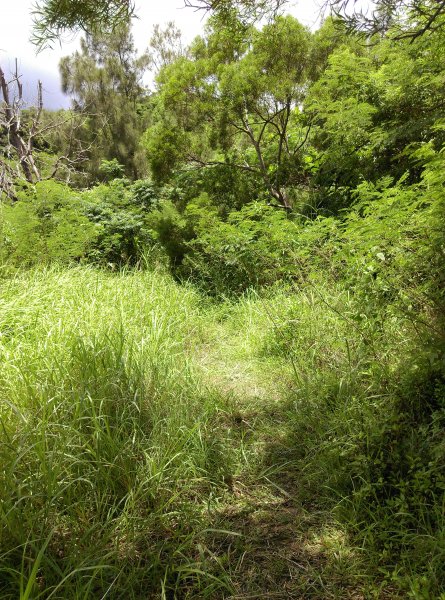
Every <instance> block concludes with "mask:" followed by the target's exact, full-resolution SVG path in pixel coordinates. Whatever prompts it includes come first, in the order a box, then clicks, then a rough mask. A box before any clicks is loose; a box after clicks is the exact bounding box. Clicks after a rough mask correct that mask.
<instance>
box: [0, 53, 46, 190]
mask: <svg viewBox="0 0 445 600" xmlns="http://www.w3.org/2000/svg"><path fill="white" fill-rule="evenodd" d="M0 89H1V92H2V96H3V102H2V104H0V129H1V130H3V134H4V137H5V148H4V155H5V159H4V160H0V166H1V169H2V174H1V187H0V191H5V192H6V193H7V195H11V194H12V181H13V179H14V177H15V176H17V175H19V173H20V171H21V172H22V173H23V175H24V176H25V179H26V181H28V182H29V183H33V182H34V181H38V180H39V179H40V172H39V169H38V167H37V164H36V161H35V160H34V155H33V146H34V140H35V137H36V135H37V132H38V128H39V122H40V117H41V114H42V110H43V98H42V82H41V81H39V82H38V87H37V93H38V98H37V110H36V112H35V115H34V118H33V120H32V123H31V125H30V127H29V128H27V129H24V128H23V127H22V112H23V107H24V102H23V84H22V83H21V81H20V76H19V74H18V70H17V61H16V65H15V73H14V74H13V76H12V79H11V80H10V81H7V80H6V76H5V74H4V72H3V70H2V69H1V67H0ZM12 149H13V151H14V152H15V155H16V159H17V160H16V164H17V166H18V172H14V169H13V168H12V167H11V163H10V161H8V158H9V157H10V150H12Z"/></svg>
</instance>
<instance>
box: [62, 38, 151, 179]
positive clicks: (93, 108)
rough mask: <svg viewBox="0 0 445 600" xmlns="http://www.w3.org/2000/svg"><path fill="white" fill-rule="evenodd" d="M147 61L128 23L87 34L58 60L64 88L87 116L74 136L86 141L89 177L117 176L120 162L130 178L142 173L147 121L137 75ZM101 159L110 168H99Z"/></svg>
mask: <svg viewBox="0 0 445 600" xmlns="http://www.w3.org/2000/svg"><path fill="white" fill-rule="evenodd" d="M147 65H148V57H147V56H146V55H143V56H137V54H136V51H135V48H134V43H133V38H132V36H131V33H130V29H129V27H128V26H121V27H119V28H117V29H116V30H114V31H113V32H112V33H108V34H107V33H102V34H100V33H98V32H96V33H95V34H94V35H89V36H87V37H86V38H85V39H82V41H81V51H80V52H77V51H76V52H75V53H74V54H73V55H72V56H67V57H64V58H63V59H62V60H61V61H60V73H61V78H62V88H63V91H64V92H65V93H68V94H70V95H71V97H72V98H73V108H74V110H75V111H76V112H78V113H79V112H81V113H83V115H84V117H85V120H84V123H83V126H82V127H81V128H80V130H79V131H78V132H77V137H78V138H80V139H81V140H82V142H83V145H84V147H89V152H88V163H87V167H88V171H89V173H90V176H91V177H92V179H93V181H94V180H95V179H97V178H98V176H100V175H106V176H107V178H110V177H116V176H118V175H119V174H120V173H119V169H118V168H117V165H118V164H120V165H123V167H124V169H125V175H127V176H129V177H132V178H133V179H137V178H138V177H140V176H142V175H143V173H144V167H145V165H144V162H145V161H144V156H143V151H142V149H141V148H140V146H139V142H140V137H141V135H142V132H143V130H144V128H145V127H146V120H145V115H144V111H143V110H141V104H142V103H143V102H144V100H145V90H144V88H143V87H142V81H141V80H142V76H143V74H144V71H145V70H146V68H147ZM102 161H106V162H105V165H108V167H109V169H108V171H109V172H101V169H102V166H101V165H103V164H104V163H103V162H102ZM113 165H115V167H116V168H114V171H113V168H112V167H113ZM110 169H111V171H110ZM116 169H117V170H116Z"/></svg>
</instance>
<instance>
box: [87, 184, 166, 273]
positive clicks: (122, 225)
mask: <svg viewBox="0 0 445 600" xmlns="http://www.w3.org/2000/svg"><path fill="white" fill-rule="evenodd" d="M82 198H83V201H84V203H85V209H84V210H85V215H86V216H87V217H88V219H89V220H90V221H91V222H92V223H94V224H95V225H96V227H97V231H98V234H97V238H96V240H95V243H94V245H93V247H92V248H91V249H90V252H89V254H88V257H89V259H90V260H91V261H93V262H95V263H99V264H108V265H109V266H112V267H117V266H119V265H124V264H135V263H137V262H138V261H139V260H140V259H141V257H142V255H143V254H144V252H145V250H146V249H147V248H148V247H149V246H150V245H152V244H153V238H152V236H151V235H150V231H149V228H148V226H147V222H146V216H147V213H148V211H149V210H150V209H151V208H152V207H153V206H154V205H155V203H156V198H155V192H154V190H153V188H152V186H151V185H150V184H148V183H147V182H144V181H140V182H136V183H135V184H133V185H130V182H129V181H128V180H126V179H114V180H113V181H111V182H110V183H109V184H108V185H104V184H101V185H97V186H95V187H94V188H91V189H90V190H87V191H85V192H83V193H82Z"/></svg>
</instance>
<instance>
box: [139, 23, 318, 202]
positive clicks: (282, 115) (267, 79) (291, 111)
mask: <svg viewBox="0 0 445 600" xmlns="http://www.w3.org/2000/svg"><path fill="white" fill-rule="evenodd" d="M217 25H218V27H215V21H212V27H213V29H212V30H211V31H210V35H209V36H208V38H207V39H201V40H198V41H197V42H196V43H195V45H194V46H193V47H192V49H191V58H188V59H187V58H181V59H179V60H177V61H176V62H174V63H173V64H171V65H169V66H167V67H166V68H165V69H163V70H162V71H161V73H160V74H159V76H158V80H157V81H158V86H159V95H158V99H157V103H158V115H159V120H158V122H157V123H155V125H154V126H153V127H152V128H151V129H149V131H148V132H147V142H148V147H149V151H150V154H151V157H152V158H151V164H152V168H153V169H154V171H155V174H156V172H158V173H162V175H163V176H164V177H165V176H168V175H169V173H170V172H171V170H172V168H174V166H175V165H176V164H178V163H180V162H181V161H182V162H184V163H188V164H189V165H191V166H194V167H195V168H196V167H200V168H210V167H215V166H219V165H225V166H229V167H232V168H233V169H241V170H244V171H246V172H249V173H252V174H254V175H255V176H259V177H260V178H261V179H262V181H263V184H264V186H265V189H266V190H267V192H268V193H269V194H270V195H271V196H272V197H273V198H274V200H275V201H278V203H279V204H280V206H282V207H283V208H285V209H286V210H288V209H290V207H291V205H290V201H289V198H288V195H287V193H286V189H285V188H286V185H287V184H289V183H291V182H292V179H293V180H295V178H296V177H298V173H299V170H298V160H299V151H300V150H301V148H302V147H303V146H304V144H305V142H306V141H307V138H308V128H305V127H302V124H301V120H300V109H299V106H300V104H301V102H302V100H303V97H304V93H305V86H306V79H305V77H306V69H307V61H308V56H309V47H310V34H309V32H308V31H307V30H306V29H305V28H304V27H303V26H302V25H301V24H300V23H298V21H297V20H296V19H294V18H293V17H278V18H277V19H276V20H275V21H274V22H273V23H271V24H269V25H266V26H265V27H264V28H263V29H262V30H261V31H257V30H253V29H250V28H246V27H245V26H243V24H242V23H241V22H240V21H237V22H236V23H231V27H230V28H228V27H221V26H220V22H217ZM228 39H229V40H230V43H227V41H228ZM155 114H156V111H155ZM291 131H292V133H291ZM167 132H170V133H168V140H167V139H166V135H167ZM166 148H170V151H169V152H168V153H166ZM162 156H163V157H164V159H165V160H161V161H160V158H161V157H162ZM169 160H171V162H170V165H169V164H168V161H169Z"/></svg>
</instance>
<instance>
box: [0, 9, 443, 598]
mask: <svg viewBox="0 0 445 600" xmlns="http://www.w3.org/2000/svg"><path fill="white" fill-rule="evenodd" d="M226 17H227V19H223V20H222V21H221V20H220V19H218V18H216V19H212V20H211V21H210V22H209V28H208V29H207V33H206V35H205V36H204V37H201V38H198V39H197V40H195V42H194V44H193V45H192V46H190V48H188V49H187V51H186V52H185V53H184V54H181V55H179V56H176V55H175V54H174V53H173V55H172V56H171V60H170V61H169V62H167V63H166V64H165V65H164V66H163V67H162V68H161V69H160V71H159V73H158V78H157V85H158V88H157V91H156V92H155V93H153V95H152V96H150V97H148V96H147V97H145V96H144V95H143V94H142V90H139V92H138V93H139V94H140V101H141V105H140V106H138V110H139V112H140V113H141V114H139V113H137V112H135V113H134V114H133V115H132V119H133V120H134V122H135V123H136V122H137V121H138V119H139V120H140V123H139V126H140V127H142V125H143V123H145V118H147V119H148V121H149V122H150V126H149V127H148V129H147V130H146V131H145V133H144V134H143V136H142V137H140V139H139V138H137V139H136V137H134V136H136V133H137V132H136V130H135V131H134V132H133V134H134V135H133V138H134V139H133V142H134V144H133V145H131V146H128V147H127V145H126V144H125V143H123V142H122V139H121V138H119V134H118V133H116V132H114V133H113V132H111V133H112V135H111V133H110V132H108V133H107V140H102V142H104V141H107V144H108V142H110V143H109V144H108V145H107V147H106V148H105V147H104V146H103V145H102V147H100V144H99V140H98V142H97V143H98V144H99V145H98V146H97V149H96V150H97V153H96V154H97V155H96V154H95V155H94V156H92V157H91V160H90V163H89V164H86V165H84V168H87V167H88V168H87V171H88V172H85V173H81V167H79V172H78V173H77V175H79V177H80V175H88V177H87V179H86V180H85V181H88V183H89V187H88V188H86V189H80V187H76V185H77V186H79V185H80V179H79V180H78V179H76V178H75V179H73V180H72V181H71V185H68V184H66V183H62V182H61V181H56V180H55V179H51V178H50V179H48V180H45V179H44V178H40V179H41V180H40V181H38V182H35V183H32V182H30V181H28V182H27V183H24V182H23V181H22V180H21V179H20V178H17V180H14V181H13V182H11V186H10V187H7V188H5V190H6V192H7V194H6V196H7V197H5V198H3V199H2V201H1V202H0V286H1V290H0V403H1V416H0V424H1V429H0V597H1V598H5V600H7V599H11V600H12V599H13V598H14V599H15V598H20V600H28V599H31V598H32V599H37V598H42V599H44V598H45V599H49V598H54V599H56V598H58V599H60V600H62V599H66V598H75V599H81V598H83V599H87V598H122V599H124V598H125V599H127V598H131V599H134V600H142V598H144V599H145V598H161V599H162V598H165V599H169V600H173V599H178V600H180V599H183V598H184V599H185V598H233V599H239V600H241V599H242V598H246V599H247V598H272V597H273V598H282V599H283V600H284V599H287V598H296V599H300V598H311V599H314V600H316V599H319V598H351V600H352V599H354V600H355V599H357V598H382V599H385V598H414V599H416V600H430V599H431V600H432V599H434V600H436V599H441V600H443V599H444V598H445V583H444V582H445V569H444V565H445V518H444V514H445V510H444V509H445V443H444V433H443V432H444V426H445V333H444V332H445V323H444V314H445V312H444V308H445V306H444V303H445V299H444V289H445V286H444V284H445V280H444V269H443V266H444V248H445V237H444V226H443V224H444V217H445V193H444V186H445V169H444V167H445V161H444V148H443V142H444V131H445V127H444V123H443V120H442V118H443V81H444V70H443V60H442V54H443V53H441V49H443V48H444V47H445V38H444V37H443V29H442V30H440V29H438V30H434V31H429V32H427V33H425V35H423V36H419V38H417V37H415V38H414V39H413V40H411V43H408V42H406V40H403V39H398V40H397V41H396V40H391V39H390V38H388V37H385V35H383V36H382V37H381V38H379V39H378V40H376V41H375V44H374V43H370V44H368V45H364V44H363V43H361V41H360V39H359V38H357V37H356V36H346V34H345V32H344V31H343V32H342V30H341V28H340V29H339V24H338V23H336V22H335V21H333V20H332V19H328V20H326V22H325V23H324V24H323V27H322V28H321V29H320V30H319V31H318V32H316V33H314V34H312V33H310V32H309V31H308V30H306V29H305V28H304V27H302V26H301V25H300V24H299V23H298V22H297V21H296V20H295V19H293V18H292V17H285V18H282V17H278V18H277V19H275V21H274V22H273V23H271V24H269V25H267V26H266V27H264V28H263V29H262V30H261V31H260V30H255V29H254V28H248V27H246V26H245V24H243V23H242V22H240V21H239V20H237V15H236V14H235V13H234V14H232V15H230V14H229V13H228V14H227V15H226ZM229 17H230V19H229ZM405 25H406V26H408V25H407V24H405ZM405 25H404V26H405ZM118 35H123V38H122V40H121V41H123V42H125V40H126V39H127V38H128V35H129V32H128V30H125V31H124V32H123V33H122V34H118V32H116V36H118ZM229 40H230V44H228V43H227V42H228V41H229ZM115 41H119V40H118V38H117V37H116V40H115V39H112V40H111V41H110V39H108V41H107V39H106V38H104V39H103V40H102V42H101V44H100V48H101V49H102V51H103V52H104V53H107V52H108V51H110V52H111V51H112V52H114V53H115V49H114V50H113V48H115V46H114V42H115ZM107 44H108V45H110V44H111V46H112V48H111V49H110V48H109V47H108V46H107ZM93 45H94V44H93ZM129 47H131V44H130V46H129ZM85 48H86V47H85ZM107 48H108V50H107ZM278 50H279V51H278ZM86 51H87V49H85V52H86ZM113 56H114V57H115V58H116V54H114V55H113ZM296 56H299V57H300V58H301V60H300V59H299V60H298V61H297V60H296V59H295V57H296ZM277 57H278V58H279V60H277ZM77 58H78V57H77ZM77 58H76V63H78V64H77V66H76V69H80V70H82V64H81V63H82V61H77ZM90 58H91V59H92V60H93V58H94V57H90ZM116 60H117V59H116ZM94 61H95V59H94V60H93V63H91V64H94V65H96V67H97V70H95V71H94V73H95V75H94V73H89V74H88V73H83V74H82V73H81V72H80V71H79V77H78V80H79V85H80V84H81V83H82V82H85V81H88V78H89V77H91V76H92V74H93V75H94V77H99V78H100V77H102V75H103V74H104V73H103V69H105V70H106V69H107V68H109V67H107V65H106V61H99V62H98V64H96V63H95V62H94ZM67 64H68V63H67ZM73 65H74V64H73ZM74 66H75V65H74ZM127 67H128V65H127ZM113 73H115V71H113ZM67 75H68V74H67ZM121 75H125V69H124V71H123V72H122V73H121ZM76 81H77V76H76ZM94 81H95V79H94ZM82 85H83V84H82ZM96 87H97V86H95V85H92V86H91V93H94V90H95V89H96ZM79 93H80V92H79ZM105 96H106V94H104V97H105ZM118 96H119V94H118ZM121 99H122V98H121ZM122 106H124V105H122ZM109 108H110V107H109ZM120 113H122V114H121V116H122V119H123V123H125V118H124V117H125V115H126V113H125V111H120ZM120 113H119V114H120ZM138 115H139V116H138ZM143 115H145V116H144V118H143V119H142V116H143ZM120 119H121V117H119V119H118V121H119V122H120ZM148 121H147V123H148ZM115 125H116V126H117V125H119V123H115ZM83 127H84V131H83V133H84V134H85V135H86V134H88V136H89V135H90V134H94V135H93V138H94V139H96V134H97V132H96V131H95V129H94V127H93V128H92V129H91V127H92V125H91V123H90V125H88V122H85V124H84V125H83ZM85 128H86V129H85ZM88 128H90V129H88ZM110 131H111V130H110ZM129 133H130V132H129ZM138 135H140V136H141V132H139V134H138ZM88 136H86V139H90V138H89V137H88ZM99 137H100V136H99ZM93 138H91V139H93ZM118 138H119V139H120V141H121V142H122V143H120V144H115V140H117V139H118ZM40 143H41V144H43V142H42V140H40ZM48 143H49V142H48ZM53 144H54V141H53ZM115 145H116V147H117V146H119V152H122V153H123V155H126V156H124V158H126V159H127V162H126V165H121V164H120V163H119V162H118V161H117V158H116V156H114V154H115V153H116V152H115V150H116V149H115V148H114V146H115ZM141 145H142V146H145V148H146V149H147V150H148V157H147V161H148V162H149V163H150V168H151V174H150V178H148V179H139V180H137V181H134V180H131V179H130V177H134V178H136V177H138V176H140V175H138V173H139V171H137V172H134V173H132V170H131V169H130V168H129V167H130V166H131V162H132V161H133V159H134V158H138V157H139V154H138V155H137V156H136V154H134V152H133V151H130V150H131V148H133V150H135V148H136V147H137V148H138V152H139V151H140V150H141V148H142V146H141ZM46 150H48V152H49V151H51V152H53V154H54V159H55V160H57V153H58V152H60V151H61V148H59V147H58V146H57V145H56V146H54V147H52V148H51V145H49V146H48V148H47V147H46V145H44V144H43V146H42V148H40V150H39V152H41V151H44V154H46ZM93 151H94V148H93ZM105 151H106V152H105ZM113 153H114V154H113ZM3 154H4V159H5V161H6V162H5V165H7V166H10V165H12V160H13V159H12V158H11V156H12V155H10V153H9V154H8V153H7V152H4V153H3ZM40 158H42V157H40ZM93 158H94V160H93ZM139 158H140V157H139ZM139 158H138V160H139ZM128 161H129V162H128ZM87 162H88V161H87ZM100 165H101V166H100ZM8 172H9V171H8ZM124 174H126V177H124ZM142 176H143V175H142Z"/></svg>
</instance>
